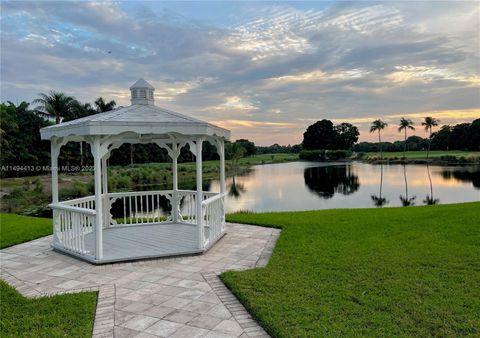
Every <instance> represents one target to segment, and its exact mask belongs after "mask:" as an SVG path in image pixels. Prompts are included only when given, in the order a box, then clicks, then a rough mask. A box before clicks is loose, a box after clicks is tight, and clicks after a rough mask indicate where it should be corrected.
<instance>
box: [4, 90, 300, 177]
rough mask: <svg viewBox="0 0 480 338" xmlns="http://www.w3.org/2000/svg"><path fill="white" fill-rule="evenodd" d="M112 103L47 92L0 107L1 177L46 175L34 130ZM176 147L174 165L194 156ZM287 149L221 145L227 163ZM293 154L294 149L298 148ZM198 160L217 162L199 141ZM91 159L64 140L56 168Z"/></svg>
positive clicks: (86, 150) (149, 148) (121, 151)
mask: <svg viewBox="0 0 480 338" xmlns="http://www.w3.org/2000/svg"><path fill="white" fill-rule="evenodd" d="M116 106H117V104H116V102H115V101H114V100H111V101H106V100H104V99H103V98H102V97H99V98H98V99H97V100H95V102H94V103H93V104H90V103H81V102H80V101H78V100H77V99H75V97H72V96H68V95H66V94H64V93H60V92H55V91H52V92H50V93H48V94H44V93H42V94H39V97H38V99H36V100H34V101H32V105H31V104H29V103H27V102H21V103H20V104H18V105H15V104H14V103H12V102H9V101H7V102H6V103H1V104H0V136H1V138H0V163H1V176H2V177H12V176H29V175H37V174H42V173H47V172H48V170H49V165H50V142H49V141H44V140H41V138H40V129H41V128H44V127H47V126H49V125H52V124H58V123H62V122H66V121H70V120H74V119H77V118H81V117H85V116H89V115H92V114H98V113H102V112H107V111H110V110H112V109H115V107H116ZM188 147H189V146H188V145H187V146H186V147H184V148H182V151H181V154H180V156H179V158H178V161H179V162H180V163H182V162H189V161H193V160H194V157H193V155H192V153H191V152H190V151H189V149H188ZM289 149H290V147H289V146H287V147H284V146H279V145H274V146H272V147H257V146H256V145H255V143H253V142H251V141H249V140H246V139H240V140H237V141H235V142H226V144H225V156H226V158H227V159H239V158H241V157H244V156H252V155H255V154H256V153H264V152H268V151H272V152H286V151H287V150H289ZM298 151H299V150H298ZM202 157H203V159H205V160H217V159H218V158H219V157H218V154H217V150H216V148H215V146H213V145H211V144H210V143H208V142H205V143H204V146H203V153H202ZM167 161H170V157H169V156H168V154H167V151H166V150H165V149H162V148H160V147H158V146H157V145H155V144H123V145H122V146H121V147H120V148H118V149H115V150H113V152H112V156H111V157H110V159H109V164H110V165H129V164H140V163H150V162H167ZM92 164H93V157H92V155H91V152H90V146H89V144H88V143H86V142H80V143H77V142H69V143H67V144H66V145H65V146H63V147H62V150H61V152H60V156H59V167H60V169H61V171H62V168H69V171H79V170H82V168H84V167H87V166H91V165H92Z"/></svg>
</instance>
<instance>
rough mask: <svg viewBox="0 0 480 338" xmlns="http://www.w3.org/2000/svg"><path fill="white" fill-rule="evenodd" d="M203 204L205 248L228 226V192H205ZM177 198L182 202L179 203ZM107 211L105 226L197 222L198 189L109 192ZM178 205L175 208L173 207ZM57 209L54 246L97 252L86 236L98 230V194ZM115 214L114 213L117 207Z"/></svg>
mask: <svg viewBox="0 0 480 338" xmlns="http://www.w3.org/2000/svg"><path fill="white" fill-rule="evenodd" d="M202 196H203V201H202V204H201V212H202V220H203V233H204V238H203V243H204V247H207V246H208V245H209V244H211V243H213V242H214V241H215V240H216V239H218V237H219V236H220V235H221V234H222V233H223V231H224V229H225V216H224V215H225V194H219V193H214V192H203V193H202ZM175 200H177V201H178V203H175ZM102 201H103V203H108V205H107V206H106V207H105V209H104V210H107V212H104V213H103V216H104V217H103V227H104V228H107V227H119V226H136V225H151V224H159V223H187V224H192V225H193V226H195V225H196V224H198V222H197V217H196V213H197V192H196V191H190V190H177V191H174V190H162V191H137V192H118V193H109V194H107V196H106V197H105V196H102ZM175 205H176V206H177V208H178V209H177V210H176V211H175V210H173V209H172V206H175ZM49 206H50V208H52V210H53V225H54V246H55V247H57V248H61V249H64V250H67V251H69V252H72V253H76V254H80V255H84V256H85V255H94V253H92V252H89V251H88V249H87V248H86V245H85V236H86V235H87V234H90V233H92V232H94V229H95V224H96V223H95V222H96V211H95V197H94V196H87V197H82V198H77V199H73V200H68V201H63V202H59V203H56V204H50V205H49ZM112 207H113V208H114V209H115V210H114V211H115V212H114V213H113V214H114V216H112V210H113V208H112Z"/></svg>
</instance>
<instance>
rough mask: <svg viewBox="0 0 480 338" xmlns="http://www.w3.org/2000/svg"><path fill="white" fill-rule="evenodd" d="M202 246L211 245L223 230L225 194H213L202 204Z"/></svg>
mask: <svg viewBox="0 0 480 338" xmlns="http://www.w3.org/2000/svg"><path fill="white" fill-rule="evenodd" d="M202 215H203V226H204V228H205V231H204V237H205V238H204V245H205V246H207V245H208V244H209V243H213V242H214V241H215V240H216V239H217V238H218V237H219V236H220V235H221V234H222V232H223V231H224V228H225V194H215V195H214V196H212V197H209V198H207V199H206V200H204V201H203V202H202Z"/></svg>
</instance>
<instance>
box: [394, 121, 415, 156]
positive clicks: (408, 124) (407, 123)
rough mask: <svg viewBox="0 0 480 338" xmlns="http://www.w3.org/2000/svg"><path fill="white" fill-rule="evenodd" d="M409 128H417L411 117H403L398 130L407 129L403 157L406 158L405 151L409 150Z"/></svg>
mask: <svg viewBox="0 0 480 338" xmlns="http://www.w3.org/2000/svg"><path fill="white" fill-rule="evenodd" d="M407 129H410V130H415V127H414V126H413V121H412V120H410V119H406V118H404V117H402V118H401V119H400V126H399V127H398V131H399V132H401V131H402V130H404V131H405V142H404V143H403V158H404V159H405V151H406V150H407Z"/></svg>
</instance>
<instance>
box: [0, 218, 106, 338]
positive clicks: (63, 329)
mask: <svg viewBox="0 0 480 338" xmlns="http://www.w3.org/2000/svg"><path fill="white" fill-rule="evenodd" d="M51 233H52V220H51V219H46V218H36V217H27V216H19V215H13V214H0V244H1V248H6V247H9V246H12V245H15V244H20V243H23V242H27V241H30V240H32V239H35V238H39V237H42V236H46V235H49V234H51ZM96 303H97V293H96V292H82V293H77V294H68V295H59V296H52V297H42V298H37V299H28V298H25V297H23V296H21V295H20V294H19V293H18V292H17V291H16V290H15V289H14V288H12V287H10V286H8V285H7V284H6V283H4V282H3V281H1V280H0V313H1V316H0V317H1V318H0V332H1V334H0V336H1V337H90V336H91V334H92V328H93V321H94V318H95V308H96Z"/></svg>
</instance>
